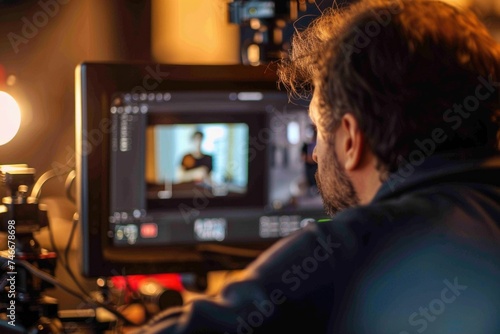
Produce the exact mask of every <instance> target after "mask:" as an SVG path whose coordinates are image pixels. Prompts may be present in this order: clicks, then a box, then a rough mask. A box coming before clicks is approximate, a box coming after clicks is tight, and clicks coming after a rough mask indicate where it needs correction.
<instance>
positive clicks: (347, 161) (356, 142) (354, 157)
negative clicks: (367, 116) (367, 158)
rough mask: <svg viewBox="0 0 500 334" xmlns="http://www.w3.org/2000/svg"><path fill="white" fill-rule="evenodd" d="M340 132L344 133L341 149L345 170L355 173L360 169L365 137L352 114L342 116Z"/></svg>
mask: <svg viewBox="0 0 500 334" xmlns="http://www.w3.org/2000/svg"><path fill="white" fill-rule="evenodd" d="M340 130H341V131H342V136H341V137H340V138H342V139H341V140H342V143H340V144H341V145H340V148H341V149H342V150H343V156H344V168H345V169H346V170H347V171H353V170H355V169H356V168H358V167H360V164H361V161H362V158H363V151H364V149H365V136H364V135H363V133H362V132H361V129H360V127H359V123H358V121H357V120H356V118H355V117H354V115H353V114H351V113H346V114H344V116H342V120H341V123H340Z"/></svg>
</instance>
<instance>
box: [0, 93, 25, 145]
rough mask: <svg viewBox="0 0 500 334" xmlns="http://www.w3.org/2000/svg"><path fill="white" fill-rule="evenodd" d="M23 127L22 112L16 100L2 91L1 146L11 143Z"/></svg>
mask: <svg viewBox="0 0 500 334" xmlns="http://www.w3.org/2000/svg"><path fill="white" fill-rule="evenodd" d="M19 126H21V110H20V109H19V105H18V104H17V102H16V100H15V99H14V98H13V97H12V96H11V95H9V94H7V93H5V92H2V91H0V145H4V144H6V143H8V142H9V141H11V139H12V138H14V136H15V135H16V134H17V131H18V130H19Z"/></svg>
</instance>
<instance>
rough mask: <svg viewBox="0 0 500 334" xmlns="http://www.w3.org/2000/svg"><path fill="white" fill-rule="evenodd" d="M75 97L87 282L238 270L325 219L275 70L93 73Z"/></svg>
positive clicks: (97, 67)
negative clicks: (284, 239) (89, 279)
mask: <svg viewBox="0 0 500 334" xmlns="http://www.w3.org/2000/svg"><path fill="white" fill-rule="evenodd" d="M76 94H77V97H76V151H77V166H76V172H77V179H76V180H77V205H78V213H79V220H80V224H81V231H82V237H83V239H82V245H83V247H82V248H83V249H82V257H83V258H82V265H83V266H82V268H83V274H84V275H85V276H88V277H95V276H114V275H122V274H123V273H124V272H125V273H126V274H148V273H160V272H207V271H210V270H221V269H239V268H242V267H243V266H244V265H246V264H247V263H248V262H249V261H251V260H252V259H253V258H254V257H255V256H256V255H257V254H259V253H260V252H261V251H262V250H264V249H265V248H267V247H269V246H270V245H271V244H272V243H274V242H275V241H276V240H278V239H279V238H282V237H284V236H286V235H289V234H290V233H293V232H294V231H296V230H298V229H300V228H302V227H304V226H305V225H307V224H308V223H309V222H311V221H313V220H317V219H320V218H322V217H323V216H324V213H323V209H322V203H321V199H320V197H319V195H318V194H317V190H315V189H316V188H315V186H314V181H311V178H310V177H309V178H307V175H306V174H307V173H306V167H305V164H306V162H305V158H306V156H307V154H310V152H311V149H312V148H313V147H314V140H315V138H314V135H313V133H311V131H310V120H309V118H308V115H307V107H305V106H301V105H299V104H296V103H290V101H289V98H288V96H287V93H286V92H285V91H280V90H278V89H277V84H276V77H275V74H274V72H273V71H271V70H270V69H268V68H266V67H263V66H256V67H252V66H241V65H227V66H226V65H224V66H223V65H214V66H209V65H194V66H188V65H159V64H104V63H84V64H81V65H80V66H78V68H77V69H76ZM310 165H311V164H310V163H309V172H310ZM309 174H310V173H309Z"/></svg>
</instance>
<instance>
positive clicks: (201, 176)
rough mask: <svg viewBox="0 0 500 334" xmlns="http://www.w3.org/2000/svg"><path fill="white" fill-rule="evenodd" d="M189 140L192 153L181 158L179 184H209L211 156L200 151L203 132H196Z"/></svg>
mask: <svg viewBox="0 0 500 334" xmlns="http://www.w3.org/2000/svg"><path fill="white" fill-rule="evenodd" d="M191 139H192V141H193V152H192V153H188V154H186V155H184V156H183V157H182V161H181V165H180V168H179V180H180V181H181V182H206V183H208V184H211V182H210V181H209V180H210V173H211V172H212V156H211V155H207V154H204V153H203V152H202V151H201V144H202V142H203V132H201V131H196V132H195V133H193V135H192V137H191Z"/></svg>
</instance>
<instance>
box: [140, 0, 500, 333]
mask: <svg viewBox="0 0 500 334" xmlns="http://www.w3.org/2000/svg"><path fill="white" fill-rule="evenodd" d="M280 76H281V80H282V81H283V82H284V83H285V84H286V85H287V86H288V87H289V88H290V89H291V91H292V93H295V94H299V95H301V94H304V92H305V93H308V92H313V97H312V101H311V105H310V116H311V119H312V121H313V122H314V123H315V125H316V126H317V128H318V136H317V146H316V149H315V152H314V159H315V160H316V161H317V163H318V173H317V181H318V187H319V189H320V191H321V194H322V196H323V201H324V205H325V208H326V210H327V211H328V212H329V213H330V214H332V215H334V214H335V216H334V217H333V219H332V221H331V222H328V223H321V224H312V225H309V226H308V227H306V228H305V229H304V230H302V231H300V232H298V233H295V234H293V235H292V236H290V237H288V238H285V239H283V240H281V241H280V242H278V243H277V244H276V245H274V246H273V247H272V248H271V249H270V250H268V251H267V252H265V253H264V255H262V256H261V257H260V258H259V259H257V260H256V261H255V262H254V263H253V264H251V265H250V266H249V267H248V268H247V269H246V271H245V272H246V276H245V277H244V278H243V279H242V280H241V281H238V282H235V283H232V284H230V285H228V286H227V287H226V288H225V289H224V290H223V292H222V293H221V295H220V297H218V298H216V299H214V300H208V299H207V300H199V301H196V302H193V303H192V304H190V305H188V306H186V308H185V309H183V310H176V311H170V312H169V313H167V314H162V315H161V316H160V317H158V318H157V319H155V321H154V322H153V323H152V324H151V325H150V326H148V327H145V328H144V329H143V330H142V331H143V332H149V331H151V332H162V333H370V334H376V333H399V334H403V333H406V334H408V333H423V332H425V333H455V334H456V333H500V316H499V314H498V312H499V310H500V298H499V297H500V227H499V222H500V158H499V155H498V144H499V140H498V139H499V137H498V133H499V124H498V122H499V119H500V117H499V105H498V103H499V95H498V81H499V79H500V78H499V77H500V46H499V44H498V43H496V42H495V41H494V40H493V39H492V38H491V37H490V35H489V34H488V33H487V31H486V29H485V28H484V26H483V25H482V24H481V23H479V21H478V19H477V18H476V17H475V16H474V15H473V14H472V13H470V12H468V11H460V10H458V9H455V8H453V7H450V6H448V5H446V4H444V3H440V2H434V1H429V2H428V1H420V0H412V1H387V0H379V1H363V2H360V3H357V4H355V5H352V6H351V7H349V9H346V10H344V9H341V10H337V11H332V12H330V13H325V14H324V15H323V16H322V17H321V18H320V19H319V20H317V21H316V22H315V23H314V24H313V26H312V27H310V28H308V29H307V30H306V31H305V32H303V33H301V34H298V35H297V36H296V37H295V39H294V41H293V50H292V53H291V57H290V59H289V60H287V61H285V62H284V63H283V64H282V65H281V67H280Z"/></svg>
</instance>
